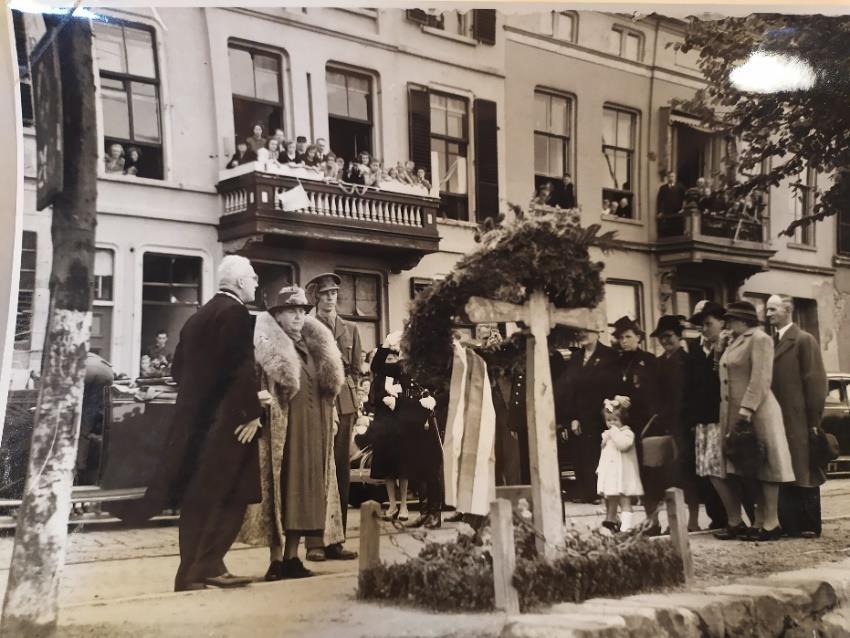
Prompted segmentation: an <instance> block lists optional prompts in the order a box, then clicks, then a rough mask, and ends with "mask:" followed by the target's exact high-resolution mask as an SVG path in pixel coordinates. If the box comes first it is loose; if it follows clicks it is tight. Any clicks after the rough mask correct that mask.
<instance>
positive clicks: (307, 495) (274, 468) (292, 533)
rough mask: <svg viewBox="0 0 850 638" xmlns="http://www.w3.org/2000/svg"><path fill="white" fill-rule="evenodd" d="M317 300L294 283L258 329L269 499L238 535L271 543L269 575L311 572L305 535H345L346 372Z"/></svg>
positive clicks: (335, 538)
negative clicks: (302, 551) (304, 559)
mask: <svg viewBox="0 0 850 638" xmlns="http://www.w3.org/2000/svg"><path fill="white" fill-rule="evenodd" d="M311 307H312V306H311V305H310V304H309V302H308V301H307V296H306V294H305V293H304V291H303V290H302V289H301V288H299V287H298V286H287V287H285V288H283V289H282V290H281V291H280V293H278V298H277V303H276V304H275V305H274V306H272V307H271V308H270V309H269V311H268V312H265V313H263V314H261V315H259V316H258V317H257V323H256V328H255V330H254V356H255V358H256V361H257V365H258V368H259V377H260V384H261V389H262V390H265V391H267V392H268V393H269V394H270V395H271V401H270V406H269V413H268V418H267V419H265V426H266V427H265V430H266V431H265V432H263V434H262V438H261V439H260V475H261V483H262V503H260V504H259V505H252V506H250V507H249V508H248V513H247V514H246V517H245V522H244V524H243V526H242V530H241V532H240V536H239V540H241V541H242V542H245V543H250V544H254V545H268V546H269V548H270V550H271V561H270V562H271V565H270V566H269V570H268V572H267V573H266V576H265V578H266V580H280V579H283V578H303V577H305V576H310V575H311V574H312V572H310V571H309V570H308V569H306V568H305V567H304V565H303V564H302V563H301V561H300V560H299V559H298V545H299V543H300V541H301V537H302V536H322V537H323V542H324V545H325V546H328V545H332V544H334V543H342V542H343V541H344V540H345V535H344V533H343V530H342V513H341V511H340V500H339V492H338V488H337V482H336V470H335V467H336V466H335V464H334V457H333V437H334V429H335V427H334V425H335V424H334V421H335V410H334V402H335V401H336V396H337V394H338V393H339V390H340V388H341V387H342V384H343V382H344V381H345V373H344V371H343V367H342V356H341V355H340V352H339V349H338V348H337V345H336V342H335V341H334V336H333V334H332V333H331V331H330V330H328V329H327V328H326V327H325V326H324V324H322V323H321V322H320V321H318V320H317V319H314V318H313V317H310V316H307V314H306V311H307V310H308V309H310V308H311Z"/></svg>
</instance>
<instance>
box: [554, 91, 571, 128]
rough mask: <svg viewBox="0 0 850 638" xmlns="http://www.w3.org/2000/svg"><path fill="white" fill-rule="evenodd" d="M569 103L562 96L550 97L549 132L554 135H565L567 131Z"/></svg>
mask: <svg viewBox="0 0 850 638" xmlns="http://www.w3.org/2000/svg"><path fill="white" fill-rule="evenodd" d="M568 118H569V104H568V103H567V100H566V99H564V98H562V97H553V98H552V128H551V129H550V132H552V133H555V134H556V135H567V134H568V131H569V124H568Z"/></svg>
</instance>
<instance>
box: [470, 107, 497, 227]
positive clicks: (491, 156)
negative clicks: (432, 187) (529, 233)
mask: <svg viewBox="0 0 850 638" xmlns="http://www.w3.org/2000/svg"><path fill="white" fill-rule="evenodd" d="M472 112H473V117H474V118H475V202H476V206H477V213H476V217H477V220H478V221H479V222H481V221H484V219H485V218H486V217H496V216H497V215H498V214H499V154H498V141H497V140H498V135H497V134H498V130H499V127H498V126H497V124H496V103H495V102H491V101H490V100H475V103H474V104H473V107H472Z"/></svg>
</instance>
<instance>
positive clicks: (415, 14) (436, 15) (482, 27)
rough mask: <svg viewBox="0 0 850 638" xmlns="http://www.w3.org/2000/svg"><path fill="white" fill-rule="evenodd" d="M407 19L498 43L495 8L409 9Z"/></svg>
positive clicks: (454, 33)
mask: <svg viewBox="0 0 850 638" xmlns="http://www.w3.org/2000/svg"><path fill="white" fill-rule="evenodd" d="M405 15H406V16H407V19H408V20H410V21H411V22H415V23H417V24H421V25H422V26H424V27H430V28H431V29H439V30H440V31H445V32H446V33H451V34H452V35H459V36H463V37H466V38H469V37H471V38H475V39H476V40H478V41H479V42H481V43H482V44H489V45H493V44H495V43H496V11H495V10H494V9H472V10H471V11H469V10H468V11H458V10H455V9H452V10H448V11H436V10H431V9H429V10H427V11H425V10H423V9H408V10H407V11H406V14H405Z"/></svg>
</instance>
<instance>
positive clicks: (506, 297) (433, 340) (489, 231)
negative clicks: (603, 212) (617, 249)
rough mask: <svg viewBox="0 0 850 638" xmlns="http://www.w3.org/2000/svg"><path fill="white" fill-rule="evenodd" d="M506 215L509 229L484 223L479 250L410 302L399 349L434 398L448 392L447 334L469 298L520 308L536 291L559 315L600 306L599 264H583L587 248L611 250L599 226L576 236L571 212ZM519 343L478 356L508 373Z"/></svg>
mask: <svg viewBox="0 0 850 638" xmlns="http://www.w3.org/2000/svg"><path fill="white" fill-rule="evenodd" d="M513 210H514V216H515V219H514V220H513V221H510V222H507V223H506V222H505V220H504V217H503V216H500V218H499V219H498V220H497V221H495V222H493V221H492V220H490V219H488V220H487V222H486V223H485V224H484V225H483V226H482V227H481V229H480V232H479V234H478V235H477V237H476V240H477V241H478V243H479V246H478V248H477V249H476V250H475V251H474V252H472V253H470V254H468V255H466V256H464V257H463V258H461V259H460V261H459V262H458V263H457V265H456V266H455V268H454V270H453V271H452V273H451V274H449V275H448V276H447V277H446V278H445V279H443V280H441V281H438V282H436V283H435V284H434V285H433V286H430V287H429V288H427V289H426V290H425V291H423V292H422V293H420V294H419V295H418V296H417V298H416V299H415V301H414V302H413V307H412V309H411V313H410V319H409V321H408V324H407V327H406V329H405V332H404V337H403V341H402V348H403V349H404V351H405V353H406V357H405V367H406V368H407V371H408V373H409V374H410V375H411V376H412V377H413V378H415V379H417V381H418V382H419V383H421V384H422V385H424V386H426V387H430V388H433V389H435V390H437V391H439V390H442V389H445V387H446V386H447V385H448V383H449V379H450V377H451V360H452V350H451V348H452V332H453V326H454V324H455V322H456V321H457V320H460V321H464V320H465V315H464V306H465V305H466V302H467V301H468V300H469V298H470V297H472V296H479V297H487V298H490V299H498V300H501V301H508V302H512V303H516V304H522V303H525V302H526V300H527V299H528V297H529V295H530V293H531V292H532V291H534V290H543V291H544V292H545V293H546V294H547V296H548V298H549V300H550V301H551V302H552V303H554V304H555V305H556V306H558V307H561V308H581V307H593V306H596V305H597V304H599V302H600V301H601V300H602V296H603V282H602V277H601V273H602V269H603V267H604V264H603V263H602V262H593V261H591V260H590V254H589V248H590V246H591V245H597V246H600V247H602V248H603V249H608V248H611V247H612V246H613V238H614V233H613V232H609V233H604V234H600V233H599V230H600V226H599V225H592V226H589V227H588V228H582V227H581V226H580V224H579V221H578V218H579V213H578V211H577V210H562V209H553V208H549V207H540V208H536V209H532V211H531V212H530V214H528V215H526V214H525V213H523V211H522V210H521V209H519V208H518V207H513ZM522 339H524V337H518V338H516V339H511V340H507V341H505V342H503V344H500V345H498V346H493V347H492V348H489V349H486V350H485V351H483V352H482V354H483V355H484V356H485V359H487V360H488V363H490V362H491V359H492V360H500V361H502V363H503V364H504V365H509V364H508V361H511V360H516V359H517V357H516V356H515V353H516V352H523V351H524V350H523V348H524V345H523V344H522ZM519 358H520V359H522V357H519Z"/></svg>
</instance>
